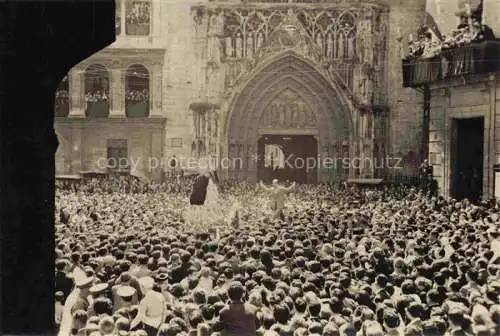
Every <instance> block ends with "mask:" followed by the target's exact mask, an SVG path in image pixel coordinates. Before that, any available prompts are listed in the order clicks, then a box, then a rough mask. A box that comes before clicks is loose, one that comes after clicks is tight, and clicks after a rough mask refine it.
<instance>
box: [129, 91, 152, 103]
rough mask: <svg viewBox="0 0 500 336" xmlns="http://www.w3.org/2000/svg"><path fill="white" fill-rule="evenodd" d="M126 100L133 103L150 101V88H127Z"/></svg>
mask: <svg viewBox="0 0 500 336" xmlns="http://www.w3.org/2000/svg"><path fill="white" fill-rule="evenodd" d="M125 101H127V102H131V103H146V102H148V101H149V90H148V89H142V90H127V91H126V92H125Z"/></svg>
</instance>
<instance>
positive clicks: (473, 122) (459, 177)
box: [451, 117, 484, 202]
mask: <svg viewBox="0 0 500 336" xmlns="http://www.w3.org/2000/svg"><path fill="white" fill-rule="evenodd" d="M483 145H484V118H483V117H479V118H467V119H454V120H453V124H452V156H451V171H452V181H451V182H452V183H451V194H452V196H453V197H454V198H456V199H459V200H460V199H464V198H467V199H469V200H471V201H473V202H476V201H478V200H480V199H481V196H482V194H483Z"/></svg>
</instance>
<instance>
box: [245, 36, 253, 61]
mask: <svg viewBox="0 0 500 336" xmlns="http://www.w3.org/2000/svg"><path fill="white" fill-rule="evenodd" d="M246 49H247V56H248V57H252V56H253V33H252V32H249V33H248V37H247V48H246Z"/></svg>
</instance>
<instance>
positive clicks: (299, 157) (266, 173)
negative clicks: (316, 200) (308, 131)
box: [258, 135, 318, 183]
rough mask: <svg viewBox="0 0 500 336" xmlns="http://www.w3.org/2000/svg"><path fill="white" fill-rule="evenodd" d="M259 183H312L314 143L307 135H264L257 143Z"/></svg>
mask: <svg viewBox="0 0 500 336" xmlns="http://www.w3.org/2000/svg"><path fill="white" fill-rule="evenodd" d="M258 147H259V167H258V177H259V180H262V181H264V182H271V181H272V180H273V179H278V180H280V181H295V182H297V183H316V182H317V179H318V170H317V167H316V164H315V163H316V162H317V157H318V142H317V140H316V139H315V138H314V137H313V136H311V135H265V136H262V137H261V138H260V139H259V143H258Z"/></svg>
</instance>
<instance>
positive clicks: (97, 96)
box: [85, 90, 109, 103]
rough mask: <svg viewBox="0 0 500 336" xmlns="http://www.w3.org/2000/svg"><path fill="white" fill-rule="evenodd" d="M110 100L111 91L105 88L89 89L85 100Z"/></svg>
mask: <svg viewBox="0 0 500 336" xmlns="http://www.w3.org/2000/svg"><path fill="white" fill-rule="evenodd" d="M108 100H109V93H108V92H106V91H104V90H96V91H88V92H87V93H86V94H85V101H86V102H87V103H96V102H107V101H108Z"/></svg>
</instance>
